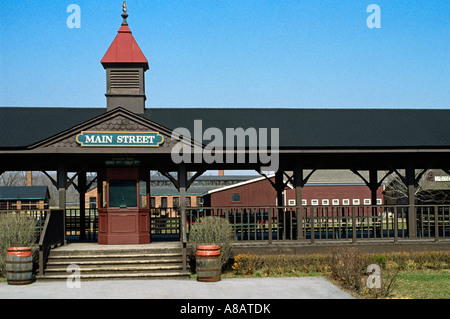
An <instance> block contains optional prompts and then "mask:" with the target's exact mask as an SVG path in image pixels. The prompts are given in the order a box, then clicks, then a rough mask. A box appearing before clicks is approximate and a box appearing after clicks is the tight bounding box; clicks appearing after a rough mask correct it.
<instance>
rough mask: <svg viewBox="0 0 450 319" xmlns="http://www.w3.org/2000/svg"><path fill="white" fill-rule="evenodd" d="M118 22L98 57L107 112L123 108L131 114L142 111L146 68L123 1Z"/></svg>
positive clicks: (147, 67) (146, 63)
mask: <svg viewBox="0 0 450 319" xmlns="http://www.w3.org/2000/svg"><path fill="white" fill-rule="evenodd" d="M122 18H123V21H122V25H121V26H120V28H119V31H118V33H117V36H116V37H115V39H114V41H113V42H112V44H111V45H110V47H109V49H108V51H106V54H105V56H104V57H103V59H102V60H101V63H102V65H103V68H104V69H105V70H106V94H105V96H106V106H107V111H110V110H113V109H115V108H116V107H119V106H121V107H123V108H125V109H128V110H130V111H132V112H135V113H141V114H142V113H144V109H145V100H146V99H147V98H146V96H145V78H144V73H145V71H147V70H148V69H149V66H148V61H147V59H146V58H145V56H144V54H143V53H142V51H141V49H140V48H139V45H138V44H137V42H136V40H135V39H134V37H133V35H132V33H131V30H130V28H129V27H128V23H127V18H128V13H127V4H126V2H125V1H124V3H123V13H122Z"/></svg>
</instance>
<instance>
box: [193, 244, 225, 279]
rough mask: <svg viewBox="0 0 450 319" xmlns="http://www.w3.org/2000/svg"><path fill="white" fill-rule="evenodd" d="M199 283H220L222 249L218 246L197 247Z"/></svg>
mask: <svg viewBox="0 0 450 319" xmlns="http://www.w3.org/2000/svg"><path fill="white" fill-rule="evenodd" d="M196 266H197V281H201V282H217V281H220V274H221V272H222V263H221V262H220V249H219V246H218V245H200V246H197V254H196Z"/></svg>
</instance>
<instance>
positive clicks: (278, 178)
mask: <svg viewBox="0 0 450 319" xmlns="http://www.w3.org/2000/svg"><path fill="white" fill-rule="evenodd" d="M275 189H276V191H277V206H278V207H279V208H278V211H277V215H278V216H277V217H278V218H277V223H278V225H277V228H278V234H279V232H280V231H282V237H281V238H280V239H283V240H285V239H286V232H284V231H283V229H285V227H286V221H285V218H283V217H284V216H283V209H282V208H280V207H282V206H284V205H283V204H284V199H283V190H284V187H283V171H282V170H281V169H279V170H278V171H277V172H276V173H275ZM280 222H281V223H282V224H283V227H279V224H280Z"/></svg>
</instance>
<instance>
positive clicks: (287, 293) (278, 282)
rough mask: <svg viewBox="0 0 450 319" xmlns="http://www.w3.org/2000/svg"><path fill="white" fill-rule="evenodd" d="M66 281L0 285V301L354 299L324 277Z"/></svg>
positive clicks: (3, 283)
mask: <svg viewBox="0 0 450 319" xmlns="http://www.w3.org/2000/svg"><path fill="white" fill-rule="evenodd" d="M80 286H81V287H80V288H69V287H68V286H67V284H66V282H65V281H58V282H35V283H32V284H30V285H25V286H11V285H8V284H7V283H6V282H2V283H0V299H352V296H351V295H349V294H348V293H346V292H344V291H342V290H341V289H339V288H338V287H336V286H335V285H333V284H332V283H330V282H329V281H327V280H326V279H325V278H322V277H293V278H233V279H222V280H221V281H219V282H215V283H202V282H197V281H196V280H111V281H83V282H81V283H80Z"/></svg>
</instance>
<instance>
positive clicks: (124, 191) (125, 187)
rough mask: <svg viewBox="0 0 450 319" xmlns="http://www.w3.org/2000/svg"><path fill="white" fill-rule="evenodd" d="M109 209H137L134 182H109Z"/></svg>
mask: <svg viewBox="0 0 450 319" xmlns="http://www.w3.org/2000/svg"><path fill="white" fill-rule="evenodd" d="M109 207H120V208H127V207H137V185H136V181H134V180H128V181H121V180H111V181H109Z"/></svg>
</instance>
